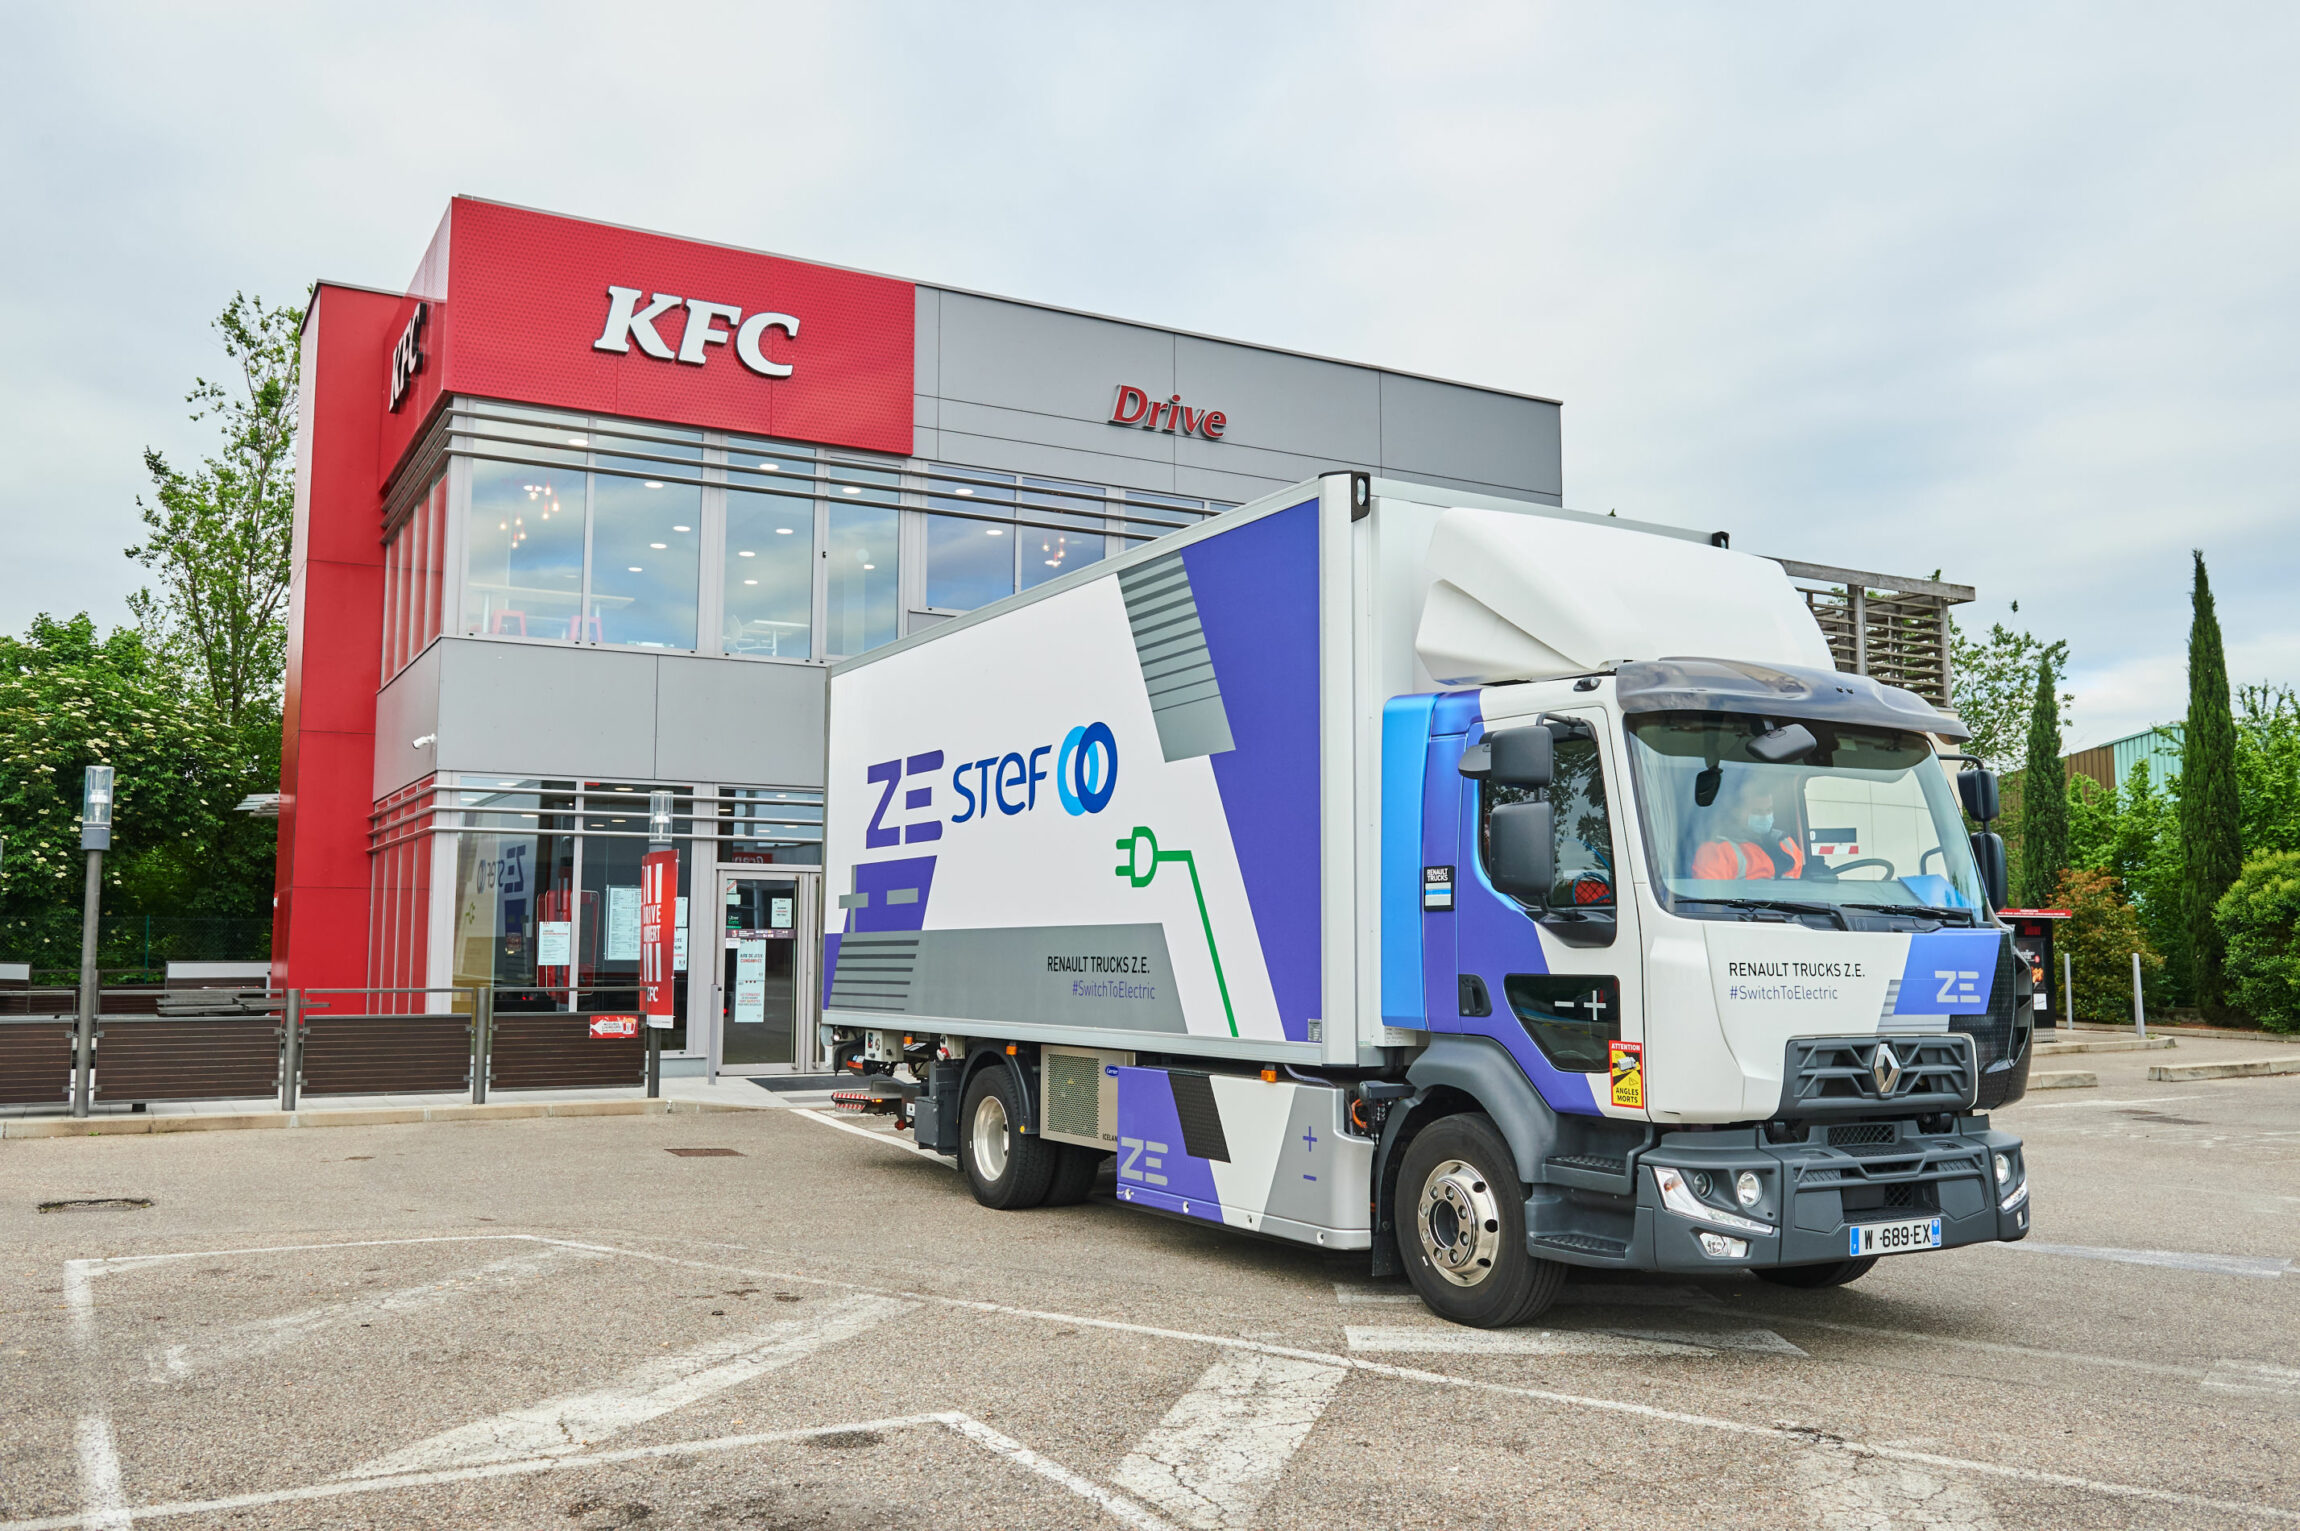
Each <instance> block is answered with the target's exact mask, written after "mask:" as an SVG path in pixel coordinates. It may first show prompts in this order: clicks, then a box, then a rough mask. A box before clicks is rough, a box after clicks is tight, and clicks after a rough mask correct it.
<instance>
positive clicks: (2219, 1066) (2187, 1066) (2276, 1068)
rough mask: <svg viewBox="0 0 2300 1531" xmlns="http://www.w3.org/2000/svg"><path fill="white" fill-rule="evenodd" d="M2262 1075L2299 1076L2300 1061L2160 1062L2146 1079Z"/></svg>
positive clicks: (2247, 1077)
mask: <svg viewBox="0 0 2300 1531" xmlns="http://www.w3.org/2000/svg"><path fill="white" fill-rule="evenodd" d="M2263 1074H2300V1058H2248V1059H2246V1060H2245V1061H2243V1062H2241V1063H2159V1064H2157V1065H2156V1066H2155V1067H2153V1068H2151V1069H2150V1070H2149V1071H2148V1077H2149V1078H2150V1079H2154V1080H2162V1081H2164V1082H2166V1083H2168V1084H2169V1083H2177V1082H2179V1081H2181V1080H2185V1079H2254V1078H2258V1077H2259V1076H2260V1075H2263Z"/></svg>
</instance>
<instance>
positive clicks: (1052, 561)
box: [1046, 558, 1062, 569]
mask: <svg viewBox="0 0 2300 1531" xmlns="http://www.w3.org/2000/svg"><path fill="white" fill-rule="evenodd" d="M1046 567H1048V568H1049V569H1059V568H1061V567H1062V560H1061V559H1059V558H1049V559H1048V560H1046Z"/></svg>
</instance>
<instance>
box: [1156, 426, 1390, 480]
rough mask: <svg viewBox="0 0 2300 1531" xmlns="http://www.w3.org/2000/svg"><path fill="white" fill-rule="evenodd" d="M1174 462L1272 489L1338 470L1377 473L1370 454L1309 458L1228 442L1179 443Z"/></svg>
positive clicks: (1365, 443)
mask: <svg viewBox="0 0 2300 1531" xmlns="http://www.w3.org/2000/svg"><path fill="white" fill-rule="evenodd" d="M1358 445H1359V446H1360V447H1361V448H1363V447H1371V446H1373V445H1375V438H1374V434H1373V433H1372V432H1370V431H1369V432H1368V433H1367V434H1366V436H1365V439H1364V440H1362V441H1360V442H1359V443H1358ZM1174 461H1175V467H1176V468H1177V469H1180V468H1183V467H1191V468H1210V469H1212V470H1213V471H1215V472H1217V473H1243V474H1247V475H1249V476H1251V477H1254V478H1259V479H1265V480H1267V481H1268V482H1269V483H1270V484H1271V486H1272V487H1275V486H1277V485H1279V484H1297V483H1300V482H1301V481H1302V480H1303V479H1306V478H1316V477H1317V476H1318V475H1319V474H1321V473H1331V472H1333V471H1334V470H1335V469H1337V468H1361V469H1364V470H1365V471H1367V472H1374V471H1377V470H1376V467H1375V464H1374V463H1373V461H1372V460H1371V456H1370V454H1369V453H1366V452H1362V451H1361V452H1352V453H1344V454H1336V455H1334V456H1329V457H1308V456H1303V455H1301V454H1298V453H1292V452H1273V451H1264V450H1258V449H1256V448H1254V447H1249V446H1235V445H1232V444H1231V443H1230V442H1227V441H1197V440H1190V441H1183V442H1180V443H1178V444H1177V445H1176V447H1175V451H1174Z"/></svg>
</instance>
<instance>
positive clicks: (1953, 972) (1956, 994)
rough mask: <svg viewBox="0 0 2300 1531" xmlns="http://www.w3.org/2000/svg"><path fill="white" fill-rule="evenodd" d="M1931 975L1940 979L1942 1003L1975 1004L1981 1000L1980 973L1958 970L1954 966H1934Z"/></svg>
mask: <svg viewBox="0 0 2300 1531" xmlns="http://www.w3.org/2000/svg"><path fill="white" fill-rule="evenodd" d="M1933 976H1934V977H1935V978H1938V979H1939V980H1940V981H1941V992H1940V1001H1941V1003H1942V1004H1944V1005H1977V1004H1979V1003H1980V1002H1981V975H1980V974H1978V973H1969V972H1960V971H1958V970H1957V969H1955V968H1935V969H1933Z"/></svg>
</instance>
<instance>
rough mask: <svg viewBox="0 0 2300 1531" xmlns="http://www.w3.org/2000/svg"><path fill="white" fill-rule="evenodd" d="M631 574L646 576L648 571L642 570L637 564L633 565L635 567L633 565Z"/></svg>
mask: <svg viewBox="0 0 2300 1531" xmlns="http://www.w3.org/2000/svg"><path fill="white" fill-rule="evenodd" d="M631 572H632V573H633V574H644V573H646V572H647V571H646V570H644V569H642V568H640V567H639V566H638V565H637V564H633V565H631Z"/></svg>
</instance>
